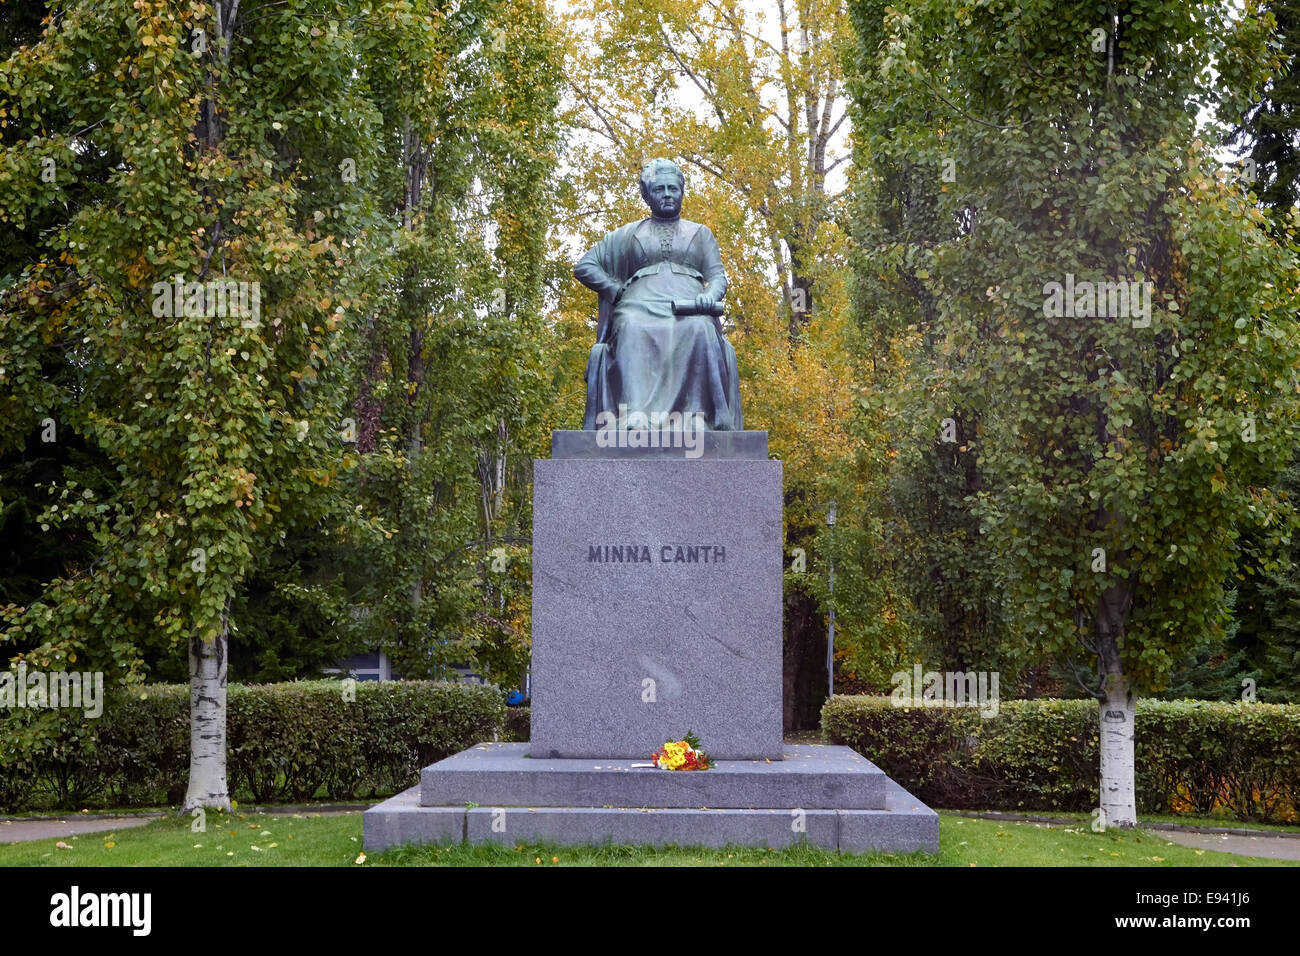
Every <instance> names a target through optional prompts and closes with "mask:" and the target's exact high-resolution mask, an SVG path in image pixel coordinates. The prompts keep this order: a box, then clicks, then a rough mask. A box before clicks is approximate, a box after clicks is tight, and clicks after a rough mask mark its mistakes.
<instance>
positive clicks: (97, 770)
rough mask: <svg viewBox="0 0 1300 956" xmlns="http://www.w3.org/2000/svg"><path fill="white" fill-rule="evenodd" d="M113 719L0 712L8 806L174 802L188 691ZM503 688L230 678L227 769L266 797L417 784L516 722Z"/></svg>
mask: <svg viewBox="0 0 1300 956" xmlns="http://www.w3.org/2000/svg"><path fill="white" fill-rule="evenodd" d="M106 696H107V700H106V701H105V704H104V712H103V715H102V716H101V717H99V718H97V719H93V720H92V719H87V718H86V717H85V716H84V714H83V713H82V712H81V711H77V710H58V711H51V710H29V709H14V710H11V711H5V712H3V713H0V810H3V811H7V812H15V811H19V810H32V809H46V808H63V809H73V808H79V807H84V806H92V805H105V806H115V807H128V806H156V805H160V804H177V803H179V802H180V801H181V800H182V798H183V797H184V794H185V788H186V781H187V779H188V772H189V752H190V746H189V744H190V737H189V735H190V725H189V689H188V687H185V686H182V685H175V684H156V685H146V686H144V687H137V688H135V689H133V690H130V691H128V690H125V689H121V688H119V689H116V690H114V691H111V692H109V693H108V694H107V695H106ZM505 711H506V708H505V704H504V701H503V699H502V696H501V692H500V691H499V690H498V689H497V688H496V687H492V686H485V685H475V684H459V683H443V682H434V681H402V682H384V683H376V682H362V683H358V684H357V685H356V699H355V701H350V702H349V701H345V700H344V697H343V693H342V685H341V684H340V682H338V681H311V682H296V683H289V684H264V685H249V686H245V685H241V684H231V685H230V687H229V697H228V701H227V712H226V729H227V743H228V747H229V750H228V753H227V762H226V772H227V777H228V780H229V783H230V788H231V795H232V796H233V797H235V798H236V799H238V800H241V801H243V802H250V801H252V802H258V803H269V802H276V801H285V800H292V801H301V800H309V799H312V798H323V799H329V800H350V799H354V798H357V797H371V796H376V795H381V794H389V793H394V792H396V791H398V790H401V789H404V788H406V787H409V786H412V785H413V784H414V783H415V782H416V781H417V780H418V778H419V771H420V768H421V767H423V766H425V765H426V764H430V763H433V762H434V761H437V760H441V759H442V758H443V757H447V756H450V755H451V754H453V753H456V752H458V751H460V750H464V749H465V748H467V747H470V746H473V745H474V744H476V743H479V742H481V741H484V740H495V739H497V738H498V737H499V736H500V734H501V730H502V727H503V724H504V722H505V718H506V713H505Z"/></svg>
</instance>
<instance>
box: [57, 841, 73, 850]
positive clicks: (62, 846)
mask: <svg viewBox="0 0 1300 956" xmlns="http://www.w3.org/2000/svg"><path fill="white" fill-rule="evenodd" d="M54 846H55V848H56V849H59V850H71V849H72V847H71V846H69V845H68V844H66V843H64V842H63V841H62V840H60V841H59V842H58V843H56V844H54Z"/></svg>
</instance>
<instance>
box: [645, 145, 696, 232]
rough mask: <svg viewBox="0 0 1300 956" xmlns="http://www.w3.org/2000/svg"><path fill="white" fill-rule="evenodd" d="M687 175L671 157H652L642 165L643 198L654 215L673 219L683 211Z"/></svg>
mask: <svg viewBox="0 0 1300 956" xmlns="http://www.w3.org/2000/svg"><path fill="white" fill-rule="evenodd" d="M685 188H686V177H685V176H683V175H682V171H681V168H680V167H679V166H678V165H677V164H676V163H674V162H673V161H672V160H670V159H652V160H650V162H648V163H646V164H645V165H644V166H642V167H641V198H642V199H644V200H645V203H646V205H647V206H649V207H650V212H651V214H652V215H655V216H658V217H660V218H661V219H671V218H673V217H674V216H677V215H680V214H681V211H682V193H683V191H684V190H685Z"/></svg>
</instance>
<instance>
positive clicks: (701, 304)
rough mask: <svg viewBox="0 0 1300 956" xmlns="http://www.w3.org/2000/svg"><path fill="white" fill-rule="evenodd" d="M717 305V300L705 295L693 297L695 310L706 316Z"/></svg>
mask: <svg viewBox="0 0 1300 956" xmlns="http://www.w3.org/2000/svg"><path fill="white" fill-rule="evenodd" d="M717 304H718V300H717V299H715V298H714V297H713V296H711V295H709V294H707V293H700V294H699V295H697V296H696V297H695V308H697V309H699V310H700V311H701V312H703V313H705V314H706V315H707V314H708V313H709V312H711V311H713V307H714V306H716V305H717Z"/></svg>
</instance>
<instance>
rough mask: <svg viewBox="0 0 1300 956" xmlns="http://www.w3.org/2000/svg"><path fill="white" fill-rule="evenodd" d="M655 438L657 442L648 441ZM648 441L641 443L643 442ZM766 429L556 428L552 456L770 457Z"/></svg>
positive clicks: (553, 434) (628, 457)
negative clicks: (609, 430) (604, 430)
mask: <svg viewBox="0 0 1300 956" xmlns="http://www.w3.org/2000/svg"><path fill="white" fill-rule="evenodd" d="M652 441H653V442H655V443H656V445H655V446H651V445H649V443H650V442H652ZM643 442H644V443H646V444H645V446H644V447H642V443H643ZM767 454H768V452H767V432H762V431H745V432H715V431H701V432H692V431H689V430H688V431H685V432H666V433H665V432H654V431H650V430H648V429H647V430H645V431H644V432H642V433H640V434H635V433H634V432H632V431H624V432H622V433H619V432H617V431H611V432H606V433H604V434H602V433H601V432H599V431H553V432H551V458H552V459H558V458H613V459H619V460H627V459H646V458H675V459H686V460H709V459H748V460H758V461H766V460H767Z"/></svg>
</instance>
